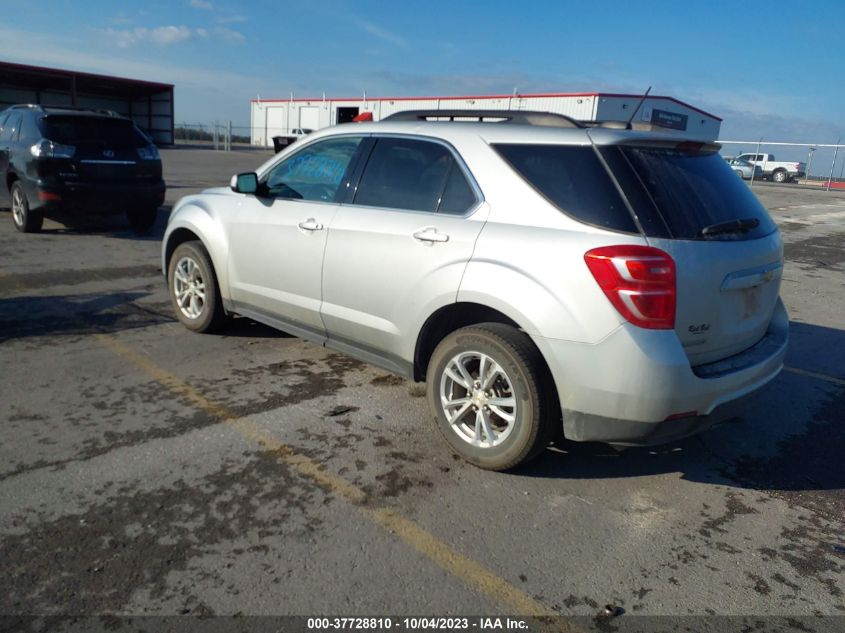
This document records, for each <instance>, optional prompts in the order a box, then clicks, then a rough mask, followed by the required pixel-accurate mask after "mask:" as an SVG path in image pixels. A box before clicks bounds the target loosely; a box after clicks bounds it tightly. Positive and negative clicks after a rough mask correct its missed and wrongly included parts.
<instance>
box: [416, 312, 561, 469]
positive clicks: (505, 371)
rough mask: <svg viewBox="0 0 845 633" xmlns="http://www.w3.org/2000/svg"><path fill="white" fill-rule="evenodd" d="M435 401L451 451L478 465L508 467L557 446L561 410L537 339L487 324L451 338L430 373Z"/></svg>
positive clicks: (439, 348)
mask: <svg viewBox="0 0 845 633" xmlns="http://www.w3.org/2000/svg"><path fill="white" fill-rule="evenodd" d="M426 381H427V385H426V392H427V397H428V403H429V406H430V407H431V410H432V412H433V413H434V418H435V421H436V423H437V426H438V428H439V429H440V432H441V433H442V435H443V437H444V438H445V440H446V441H447V442H448V443H449V446H450V447H451V448H452V449H453V450H454V451H455V452H456V453H458V454H459V455H460V456H461V457H463V458H464V459H466V460H467V461H468V462H470V463H471V464H475V465H476V466H479V467H481V468H485V469H488V470H508V469H510V468H513V467H515V466H517V465H518V464H521V463H524V462H526V461H528V460H530V459H532V458H533V457H535V456H536V455H537V454H538V453H539V452H540V451H542V450H543V449H544V448H545V447H546V446H547V445H548V444H549V443H550V442H551V439H552V437H553V434H554V428H555V422H556V421H559V419H560V408H559V407H558V406H557V404H556V403H557V399H556V397H555V392H554V384H553V382H552V380H551V376H550V375H549V373H548V370H547V368H546V366H545V363H544V362H543V359H542V357H541V355H540V352H539V351H538V350H537V348H536V347H535V346H534V343H533V342H532V341H531V339H530V338H529V337H528V336H527V335H526V334H525V333H523V332H520V331H519V330H517V329H516V328H514V327H511V326H509V325H504V324H501V323H482V324H479V325H474V326H471V327H465V328H461V329H459V330H456V331H455V332H452V333H451V334H449V335H447V336H446V337H445V338H444V339H443V340H442V341H441V342H440V343H439V344H438V345H437V347H436V348H435V350H434V353H433V354H432V356H431V360H430V361H429V364H428V372H427V376H426Z"/></svg>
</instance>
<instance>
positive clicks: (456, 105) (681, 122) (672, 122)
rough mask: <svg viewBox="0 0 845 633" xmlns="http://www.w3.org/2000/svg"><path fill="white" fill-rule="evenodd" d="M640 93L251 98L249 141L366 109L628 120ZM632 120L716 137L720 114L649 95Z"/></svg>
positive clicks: (261, 141)
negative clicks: (550, 114)
mask: <svg viewBox="0 0 845 633" xmlns="http://www.w3.org/2000/svg"><path fill="white" fill-rule="evenodd" d="M641 99H642V95H626V94H609V93H601V92H587V93H577V94H565V93H554V94H530V95H521V94H515V95H484V96H475V97H379V98H371V97H367V96H366V95H365V96H364V97H362V98H357V99H333V98H332V99H329V98H325V97H323V98H322V99H293V98H291V99H253V100H252V104H251V112H250V124H251V126H252V144H253V145H264V146H268V147H269V146H272V145H273V137H274V136H287V135H290V134H291V132H292V130H295V129H297V128H302V129H311V130H318V129H320V128H324V127H328V126H330V125H337V124H338V123H347V122H349V121H351V120H352V119H353V118H354V117H356V116H358V115H359V114H363V113H365V112H369V113H371V114H372V117H373V120H374V121H378V120H379V119H383V118H385V117H387V116H389V115H391V114H394V113H396V112H402V111H404V110H535V111H542V112H553V113H557V114H565V115H567V116H570V117H572V118H574V119H578V120H580V121H627V120H628V119H629V118H630V117H631V113H632V112H634V110H635V109H636V107H637V105H638V104H639V102H640V100H641ZM634 121H635V122H645V123H650V124H652V125H653V126H659V129H661V130H663V131H666V132H670V133H677V134H682V135H684V136H686V137H691V138H696V139H700V140H708V141H709V140H716V139H717V138H718V137H719V127H720V126H721V123H722V119H720V118H719V117H717V116H715V115H712V114H709V113H708V112H705V111H704V110H700V109H699V108H696V107H694V106H691V105H689V104H687V103H684V102H683V101H679V100H678V99H675V98H674V97H663V96H652V95H649V96H648V97H647V98H646V100H645V102H644V103H643V104H642V106H641V107H640V109H639V111H638V112H637V115H636V117H635V119H634Z"/></svg>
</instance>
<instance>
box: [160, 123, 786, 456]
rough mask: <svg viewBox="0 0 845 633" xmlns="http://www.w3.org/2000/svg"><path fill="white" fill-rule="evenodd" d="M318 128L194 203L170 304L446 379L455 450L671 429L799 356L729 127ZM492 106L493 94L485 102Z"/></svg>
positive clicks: (442, 405) (526, 451) (479, 452)
mask: <svg viewBox="0 0 845 633" xmlns="http://www.w3.org/2000/svg"><path fill="white" fill-rule="evenodd" d="M450 112H454V111H440V110H435V111H429V112H410V113H402V114H400V115H394V116H392V117H388V118H387V119H384V120H382V121H380V122H377V123H359V124H356V125H354V126H352V125H340V126H337V127H331V128H327V129H324V130H320V131H318V132H315V133H314V134H311V135H309V136H308V137H307V139H303V140H302V141H300V142H298V143H297V144H296V145H294V146H291V147H290V148H288V149H287V150H285V151H283V152H282V153H281V154H279V155H278V156H275V157H273V158H271V159H270V160H269V161H268V162H266V163H265V164H263V165H262V166H260V167H259V168H258V169H257V170H256V172H254V173H245V174H239V175H237V176H234V177H233V178H232V181H231V183H230V187H225V188H217V189H210V190H207V191H205V192H204V193H201V194H199V195H194V196H188V197H186V198H183V199H182V200H180V201H179V202H178V203H177V205H176V206H175V208H174V210H173V213H172V214H171V216H170V220H169V223H168V227H167V230H166V233H165V236H164V240H163V243H162V269H163V270H164V271H165V274H166V277H167V284H168V289H169V293H170V297H171V301H172V304H173V308H174V312H175V314H176V316H177V317H178V319H179V320H180V321H181V322H182V323H183V324H184V325H185V326H186V327H187V328H188V329H190V330H193V331H196V332H210V331H213V330H215V329H217V328H220V327H222V326H223V325H224V324H225V322H226V318H227V315H233V314H240V315H244V316H247V317H250V318H252V319H255V320H256V321H259V322H261V323H265V324H268V325H270V326H272V327H275V328H278V329H281V330H285V331H288V332H290V333H292V334H295V335H298V336H301V337H303V338H306V339H309V340H311V341H314V342H316V343H318V344H321V345H325V346H326V347H330V348H333V349H336V350H339V351H341V352H344V353H347V354H350V355H352V356H355V357H357V358H360V359H363V360H365V361H368V362H371V363H374V364H376V365H379V366H381V367H383V368H385V369H387V370H390V371H392V372H395V373H398V374H400V375H402V376H405V377H407V378H409V379H413V380H416V381H425V382H426V383H427V391H426V393H427V399H428V404H429V406H430V408H431V411H432V414H433V416H434V419H435V421H436V424H437V426H438V428H439V429H440V431H441V432H442V434H443V437H444V438H445V439H446V441H447V442H448V444H449V446H450V447H451V449H452V450H453V451H455V452H456V453H458V454H460V455H462V456H463V457H464V458H465V459H467V460H468V461H470V462H471V463H473V464H476V465H478V466H481V467H483V468H489V469H496V470H503V469H508V468H511V467H513V466H516V465H517V464H519V463H521V462H523V461H525V460H527V459H530V458H532V457H533V456H535V455H537V454H538V453H539V452H540V451H542V450H543V449H544V448H545V447H546V446H547V445H548V443H549V441H550V439H551V438H552V437H553V436H554V435H556V434H559V433H560V431H561V430H562V432H563V435H564V436H565V437H566V438H568V439H570V440H575V441H602V442H608V443H611V444H614V445H623V446H628V445H644V444H655V443H660V442H665V441H668V440H670V439H674V438H678V437H682V436H685V435H688V434H691V433H694V432H698V431H701V430H703V429H705V428H707V427H709V426H711V425H713V424H715V423H717V422H719V421H721V420H723V419H725V418H726V417H728V416H731V415H733V414H734V413H735V408H736V405H737V403H738V402H739V401H740V400H741V399H742V398H744V397H745V396H747V395H749V394H751V393H752V392H754V391H756V390H758V389H759V388H760V387H762V386H763V385H765V384H766V383H768V382H769V381H770V380H772V379H773V378H774V377H775V376H776V375H777V374H778V372H779V371H780V369H781V367H782V364H783V359H784V355H785V353H786V346H787V340H788V323H789V320H788V317H787V314H786V311H785V309H784V306H783V302H782V301H781V300H780V298H779V288H780V279H781V272H782V269H783V243H782V241H781V237H780V234H779V232H778V229H777V226H776V225H775V223H774V222H773V221H772V219H771V218H770V217H769V215H768V213H767V212H766V209H765V208H764V207H763V206H762V205H761V204H760V202H759V201H758V200H757V198H756V197H755V196H754V194H753V193H752V191H751V190H750V189H749V188H748V187H746V186H745V185H744V184H743V183H742V182H741V181H740V180H739V179H737V178H736V176H735V175H734V174H733V172H732V171H731V169H730V168H729V167H728V165H727V164H725V161H724V160H722V159H721V158H720V157H719V155H718V153H717V152H718V146H716V145H712V144H706V143H705V144H702V143H701V142H696V141H685V140H684V139H678V138H677V137H674V136H670V135H666V134H660V133H656V132H638V131H632V130H624V129H609V128H607V127H601V126H600V125H598V126H593V127H591V128H587V127H585V126H584V125H583V124H582V123H579V122H577V121H574V120H572V119H569V118H566V117H562V116H559V115H550V114H547V113H531V112H503V111H496V112H493V113H492V114H487V117H490V118H495V119H497V120H498V121H499V122H497V123H492V122H489V123H488V122H459V121H453V122H448V121H443V122H438V121H432V120H429V119H436V118H438V117H449V116H463V117H465V116H466V113H465V112H464V113H463V114H461V113H460V112H458V113H456V114H450ZM473 116H478V117H479V118H483V117H484V114H483V113H478V112H473Z"/></svg>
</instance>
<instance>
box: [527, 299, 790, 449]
mask: <svg viewBox="0 0 845 633" xmlns="http://www.w3.org/2000/svg"><path fill="white" fill-rule="evenodd" d="M788 338H789V319H788V317H787V314H786V310H785V308H784V306H783V303H782V302H781V301H780V300H778V304H777V307H776V309H775V314H774V316H773V318H772V322H771V324H770V325H769V329H768V331H767V332H766V335H765V336H764V337H763V339H761V341H759V342H758V343H757V344H756V345H754V346H753V347H751V348H750V349H747V350H745V351H743V352H741V353H739V354H736V355H734V356H732V357H730V358H727V359H724V360H721V361H719V362H717V363H710V364H708V365H702V366H698V367H691V366H690V364H689V361H688V360H687V356H686V354H685V353H684V350H683V348H682V347H681V344H680V342H679V341H678V338H677V336H676V335H675V333H674V332H671V331H656V330H643V329H641V328H637V327H634V326H630V325H623V326H621V327H620V328H619V329H617V330H616V331H614V332H613V333H612V334H611V335H610V336H608V337H607V338H606V339H604V340H603V341H601V342H600V343H598V344H595V345H582V344H577V343H571V342H568V341H559V340H552V339H535V342H537V345H538V347H539V348H540V350H541V352H543V354H544V356H545V357H546V359H547V361H549V367H550V369H551V372H552V376H553V377H554V379H555V383H556V384H557V389H558V396H559V398H560V402H561V407H562V412H563V427H564V435H565V436H566V437H567V438H568V439H571V440H574V441H597V442H607V443H610V444H619V445H626V446H637V445H650V444H659V443H662V442H667V441H671V440H673V439H677V438H680V437H684V436H687V435H691V434H693V433H697V432H699V431H702V430H704V429H707V428H709V427H711V426H713V425H714V424H718V423H719V422H721V421H724V420H725V419H727V418H729V417H731V416H732V415H735V414H736V412H737V411H738V410H739V408H740V406H741V404H742V401H743V400H745V399H746V398H747V397H749V396H751V395H752V394H753V393H754V392H756V391H757V390H759V389H760V388H761V387H763V386H764V385H765V384H766V383H768V382H769V381H771V380H772V379H773V378H774V377H775V376H777V375H778V373H779V372H780V370H781V368H782V367H783V361H784V358H785V356H786V348H787V343H788Z"/></svg>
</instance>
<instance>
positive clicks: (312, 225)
mask: <svg viewBox="0 0 845 633" xmlns="http://www.w3.org/2000/svg"><path fill="white" fill-rule="evenodd" d="M297 226H298V227H299V228H301V229H302V230H303V231H322V230H323V225H322V224H320V223H319V222H317V220H315V219H314V218H308V219H307V220H305V221H304V222H300V223H299V224H298V225H297Z"/></svg>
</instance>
